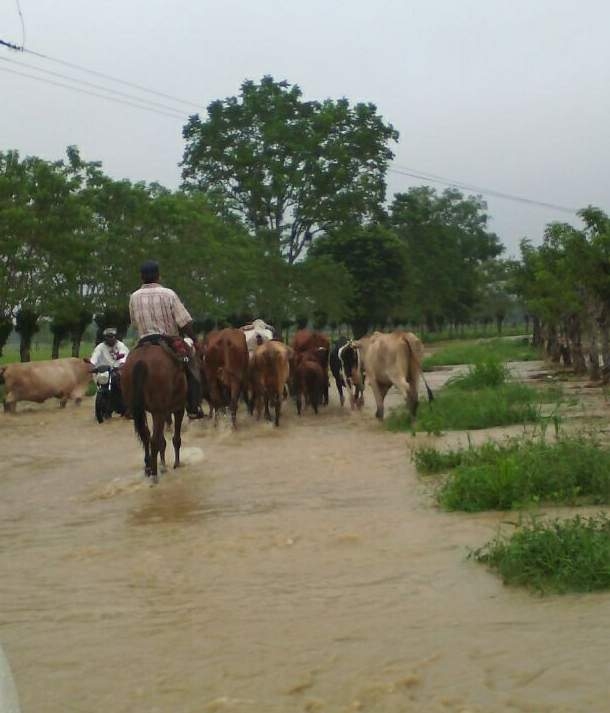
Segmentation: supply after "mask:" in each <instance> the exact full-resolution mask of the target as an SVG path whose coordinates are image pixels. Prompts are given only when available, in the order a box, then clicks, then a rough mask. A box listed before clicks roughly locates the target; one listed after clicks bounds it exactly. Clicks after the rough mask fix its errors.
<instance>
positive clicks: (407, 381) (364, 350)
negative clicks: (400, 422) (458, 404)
mask: <svg viewBox="0 0 610 713" xmlns="http://www.w3.org/2000/svg"><path fill="white" fill-rule="evenodd" d="M352 346H354V347H356V348H357V349H358V350H359V351H360V353H361V355H362V360H363V362H364V369H365V371H366V375H367V377H368V378H369V381H370V384H371V388H372V389H373V394H374V396H375V402H376V404H377V411H376V413H375V416H376V417H377V418H378V419H380V420H383V401H384V399H385V396H386V394H387V393H388V391H389V389H390V387H391V386H392V385H393V386H396V387H397V388H398V390H399V391H400V393H401V394H402V395H403V397H404V398H405V401H406V403H407V407H408V409H409V411H410V412H411V415H412V416H413V417H414V418H415V415H416V413H417V406H418V402H419V399H418V392H417V387H418V381H419V378H420V377H421V378H422V379H424V384H426V389H427V391H428V398H429V399H430V400H432V392H431V391H430V388H429V386H428V384H427V383H426V380H425V378H424V376H423V372H422V359H423V356H424V346H423V344H422V343H421V340H420V339H419V338H418V337H417V336H416V335H415V334H413V332H401V331H396V332H392V333H391V334H384V333H382V332H373V334H371V335H370V336H368V337H363V338H362V339H359V340H357V341H354V342H352Z"/></svg>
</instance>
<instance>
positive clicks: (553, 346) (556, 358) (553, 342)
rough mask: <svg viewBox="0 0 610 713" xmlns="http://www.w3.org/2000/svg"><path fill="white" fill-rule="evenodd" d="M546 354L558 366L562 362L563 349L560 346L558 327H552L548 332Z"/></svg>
mask: <svg viewBox="0 0 610 713" xmlns="http://www.w3.org/2000/svg"><path fill="white" fill-rule="evenodd" d="M546 353H547V356H548V357H549V359H550V360H551V361H552V362H553V363H554V364H558V363H559V362H560V360H561V347H560V344H559V339H558V338H557V327H555V326H551V327H549V330H548V336H547V340H546Z"/></svg>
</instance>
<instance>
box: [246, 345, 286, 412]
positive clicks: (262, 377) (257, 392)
mask: <svg viewBox="0 0 610 713" xmlns="http://www.w3.org/2000/svg"><path fill="white" fill-rule="evenodd" d="M291 354H292V349H291V348H290V347H289V346H288V345H286V344H284V343H283V342H279V341H276V340H273V341H269V342H264V343H263V344H260V345H259V346H258V347H256V349H255V350H254V354H253V356H252V361H251V362H250V384H251V388H252V394H251V399H252V406H253V407H254V406H256V418H257V419H259V418H260V417H261V411H262V408H263V403H264V405H265V418H266V419H267V420H269V421H271V414H270V412H269V401H272V402H273V406H274V408H275V425H276V426H279V425H280V411H281V407H282V399H283V395H284V387H285V386H286V383H287V382H288V376H289V373H290V365H289V360H290V356H291Z"/></svg>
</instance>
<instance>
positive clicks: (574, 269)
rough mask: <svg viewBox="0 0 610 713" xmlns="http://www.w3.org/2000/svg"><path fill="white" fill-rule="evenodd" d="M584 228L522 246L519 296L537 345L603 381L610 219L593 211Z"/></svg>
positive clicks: (551, 230)
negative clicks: (602, 367)
mask: <svg viewBox="0 0 610 713" xmlns="http://www.w3.org/2000/svg"><path fill="white" fill-rule="evenodd" d="M578 215H579V217H580V219H581V221H582V227H579V228H578V227H575V226H572V225H569V224H567V223H551V224H549V225H548V226H547V228H546V230H545V234H544V239H543V242H542V244H541V245H540V246H538V247H535V246H534V245H532V243H531V242H530V241H528V240H523V241H522V243H521V261H520V263H519V264H518V265H516V266H515V267H514V272H513V282H514V285H513V286H514V290H515V292H516V293H518V294H519V295H520V297H521V299H522V300H523V301H524V304H525V305H526V308H527V310H528V312H529V313H530V314H531V315H532V318H533V339H534V343H535V344H536V345H538V346H541V347H544V349H545V351H546V354H547V355H548V356H549V358H550V359H551V361H553V362H556V363H559V362H561V361H563V363H564V365H565V366H568V367H572V368H573V369H574V371H575V372H576V373H577V374H584V373H587V371H588V372H589V374H590V376H591V378H592V379H598V378H599V377H600V370H601V366H602V364H603V366H606V367H607V366H609V365H610V218H609V217H608V215H607V214H606V213H605V212H604V211H603V210H600V209H599V208H594V207H592V206H590V207H588V208H586V209H584V210H581V211H579V213H578Z"/></svg>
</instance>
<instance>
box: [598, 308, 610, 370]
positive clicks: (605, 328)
mask: <svg viewBox="0 0 610 713" xmlns="http://www.w3.org/2000/svg"><path fill="white" fill-rule="evenodd" d="M599 340H600V343H601V347H602V362H603V364H604V367H608V366H610V321H609V320H608V317H607V316H606V311H605V309H604V312H603V316H602V318H601V319H600V320H599Z"/></svg>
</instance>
